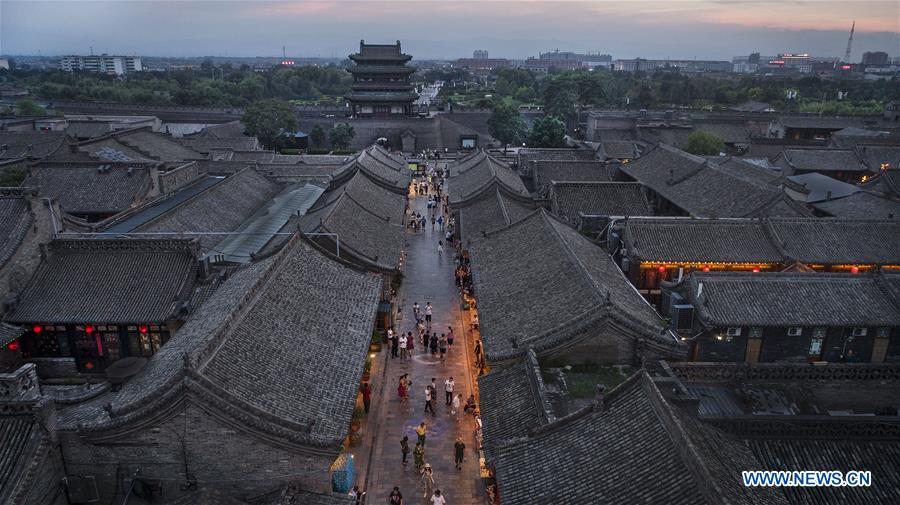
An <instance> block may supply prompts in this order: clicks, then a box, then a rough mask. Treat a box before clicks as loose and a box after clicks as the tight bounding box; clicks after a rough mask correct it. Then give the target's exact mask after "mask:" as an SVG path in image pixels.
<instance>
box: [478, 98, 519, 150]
mask: <svg viewBox="0 0 900 505" xmlns="http://www.w3.org/2000/svg"><path fill="white" fill-rule="evenodd" d="M487 125H488V131H489V132H490V134H491V136H492V137H494V138H495V139H497V140H499V141H500V142H502V143H503V147H504V148H506V146H508V145H510V144H517V143H519V142H521V141H522V137H523V136H524V135H525V121H523V120H522V116H520V115H519V108H518V107H516V106H515V105H511V104H505V103H501V102H498V103H496V104H494V107H493V109H492V110H491V117H489V118H488V120H487Z"/></svg>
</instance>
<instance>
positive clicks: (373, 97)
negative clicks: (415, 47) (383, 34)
mask: <svg viewBox="0 0 900 505" xmlns="http://www.w3.org/2000/svg"><path fill="white" fill-rule="evenodd" d="M350 59H351V60H353V62H354V63H356V65H355V66H353V67H350V68H348V69H347V70H348V71H349V72H350V73H351V74H352V75H353V84H352V85H351V86H350V94H348V95H347V96H346V97H345V98H346V99H347V100H348V101H349V102H350V107H351V108H352V113H353V114H352V115H353V117H392V116H409V115H412V112H413V105H412V104H413V102H414V101H416V99H417V98H418V97H419V96H418V94H417V93H416V91H415V88H414V87H413V85H412V84H410V82H409V76H410V75H411V74H413V73H414V72H415V71H416V69H414V68H412V67H409V66H407V65H406V63H407V62H408V61H409V60H411V59H412V56H410V55H408V54H403V52H401V51H400V41H399V40H398V41H397V43H396V44H366V43H365V41H362V40H360V41H359V52H358V53H356V54H351V55H350Z"/></svg>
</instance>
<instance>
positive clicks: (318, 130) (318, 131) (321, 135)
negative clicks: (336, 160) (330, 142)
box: [309, 125, 325, 147]
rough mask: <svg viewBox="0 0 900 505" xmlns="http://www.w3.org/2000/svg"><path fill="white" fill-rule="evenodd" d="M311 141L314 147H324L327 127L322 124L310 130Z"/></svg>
mask: <svg viewBox="0 0 900 505" xmlns="http://www.w3.org/2000/svg"><path fill="white" fill-rule="evenodd" d="M309 142H310V144H312V147H322V146H324V145H325V129H324V128H322V125H315V126H313V127H312V130H310V132H309Z"/></svg>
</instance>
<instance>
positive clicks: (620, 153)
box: [600, 140, 639, 160]
mask: <svg viewBox="0 0 900 505" xmlns="http://www.w3.org/2000/svg"><path fill="white" fill-rule="evenodd" d="M600 152H601V153H602V154H603V156H604V157H605V158H612V159H617V160H631V159H634V158H637V157H638V156H639V150H638V145H637V143H636V142H633V141H631V140H606V141H603V142H601V143H600Z"/></svg>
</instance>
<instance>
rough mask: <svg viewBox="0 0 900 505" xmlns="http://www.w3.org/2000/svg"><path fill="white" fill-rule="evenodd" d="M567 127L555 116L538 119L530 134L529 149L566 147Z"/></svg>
mask: <svg viewBox="0 0 900 505" xmlns="http://www.w3.org/2000/svg"><path fill="white" fill-rule="evenodd" d="M565 137H566V125H565V124H564V123H563V122H562V121H560V120H559V119H556V118H555V117H553V116H547V117H544V118H540V119H536V120H535V121H534V126H532V127H531V131H529V132H528V146H529V147H565V146H566V138H565Z"/></svg>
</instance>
